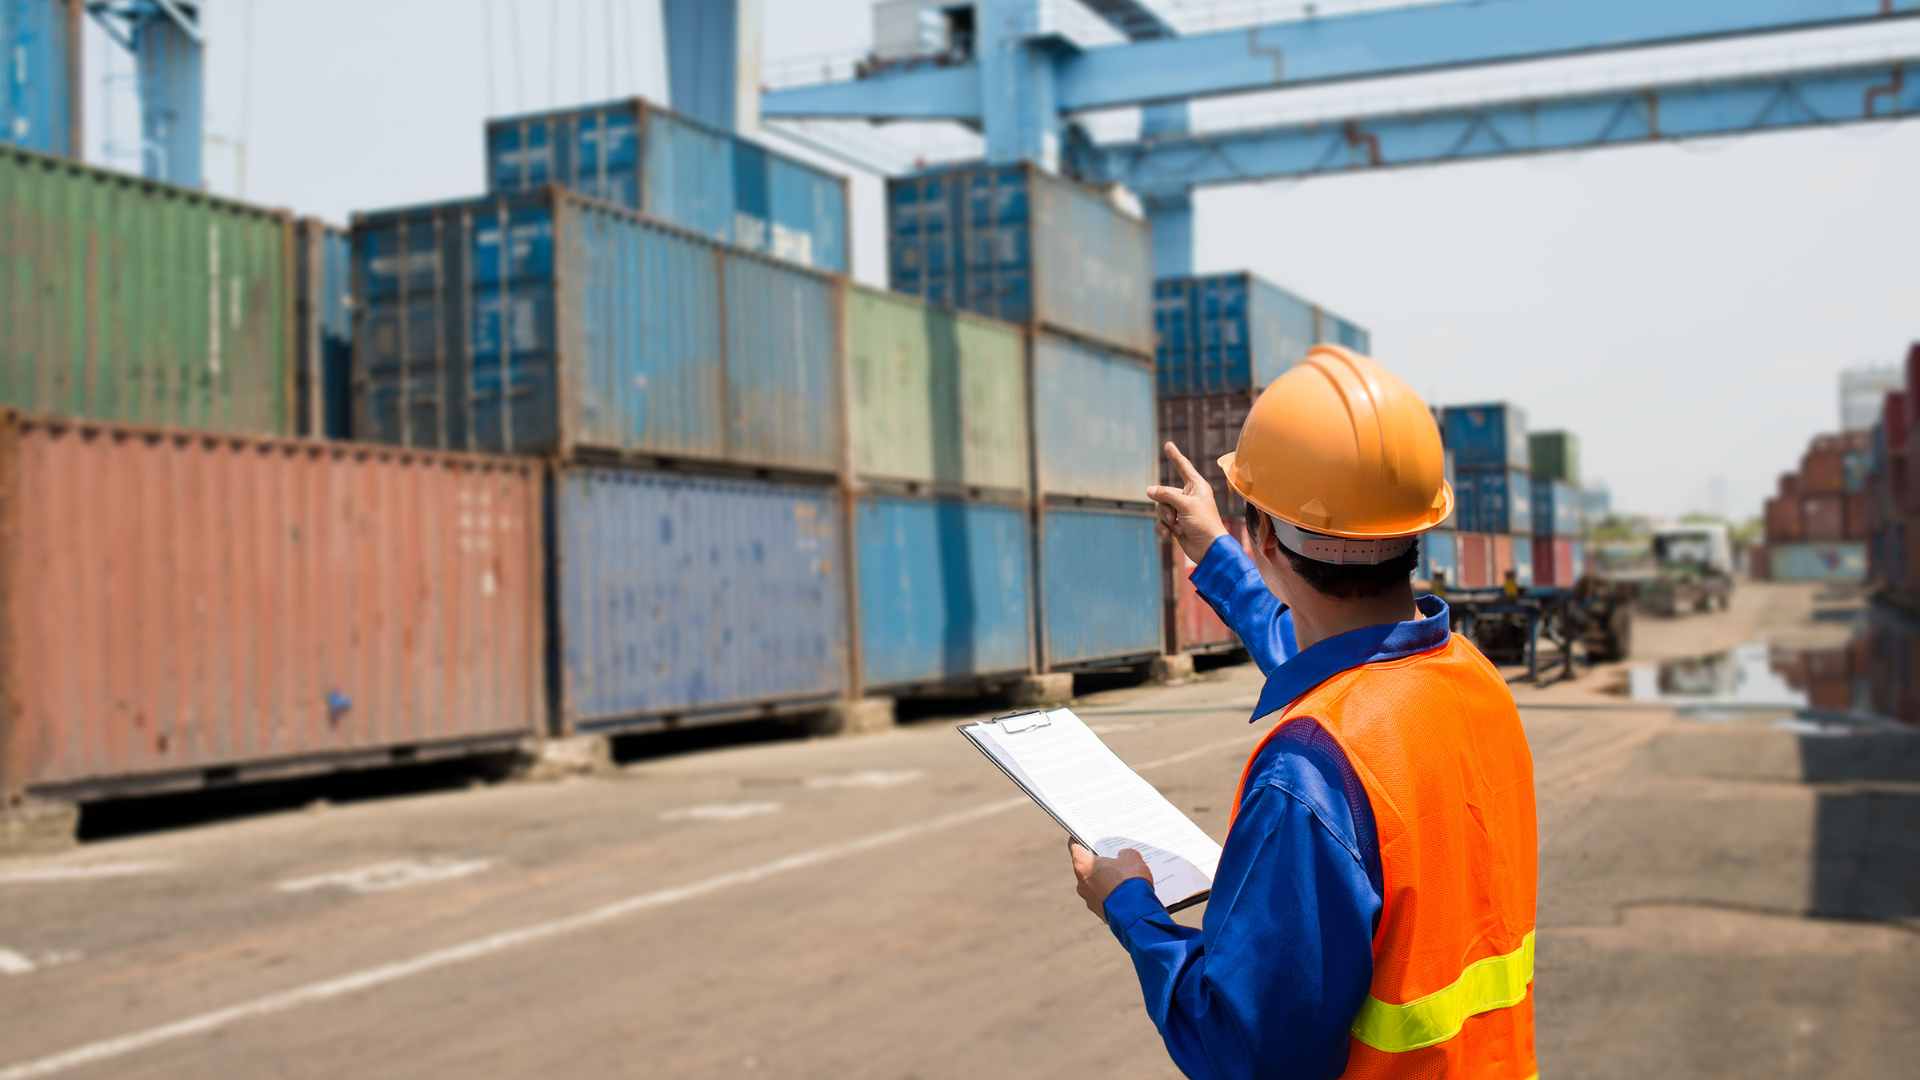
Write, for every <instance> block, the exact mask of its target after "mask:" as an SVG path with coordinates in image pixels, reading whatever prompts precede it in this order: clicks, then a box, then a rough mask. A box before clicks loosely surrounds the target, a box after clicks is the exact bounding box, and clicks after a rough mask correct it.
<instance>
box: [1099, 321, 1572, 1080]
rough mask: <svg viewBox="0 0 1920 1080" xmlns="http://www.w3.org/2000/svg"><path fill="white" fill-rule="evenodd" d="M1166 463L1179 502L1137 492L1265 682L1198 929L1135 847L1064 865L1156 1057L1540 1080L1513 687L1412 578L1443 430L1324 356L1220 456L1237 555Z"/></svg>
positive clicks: (1382, 383) (1292, 374)
mask: <svg viewBox="0 0 1920 1080" xmlns="http://www.w3.org/2000/svg"><path fill="white" fill-rule="evenodd" d="M1166 452H1167V455H1168V456H1169V457H1170V458H1171V459H1172V460H1173V461H1174V462H1175V463H1176V464H1177V465H1178V466H1179V467H1180V470H1181V473H1182V474H1183V476H1184V478H1185V485H1184V486H1183V487H1180V488H1166V487H1154V488H1151V489H1149V491H1148V495H1150V496H1151V497H1152V498H1153V500H1154V501H1155V502H1156V503H1159V504H1160V512H1161V521H1162V524H1163V525H1164V526H1165V527H1166V529H1167V530H1168V532H1170V533H1171V534H1172V536H1173V537H1174V539H1175V540H1176V541H1177V542H1178V543H1179V544H1180V546H1181V547H1182V549H1184V550H1185V551H1186V553H1187V554H1188V556H1189V557H1190V558H1192V559H1193V560H1194V562H1195V563H1196V564H1197V565H1196V566H1195V568H1194V571H1193V583H1194V586H1195V587H1196V588H1197V589H1198V590H1199V592H1200V594H1201V595H1202V596H1204V597H1205V598H1206V599H1207V602H1208V603H1210V604H1211V605H1213V608H1214V610H1215V611H1217V612H1219V613H1220V616H1221V618H1222V619H1223V620H1225V621H1226V622H1227V624H1228V625H1229V626H1231V627H1232V628H1233V629H1234V632H1235V633H1237V634H1238V635H1239V636H1240V639H1241V641H1242V642H1243V643H1244V644H1245V645H1246V647H1247V650H1248V652H1249V653H1250V654H1251V655H1252V657H1253V659H1254V660H1255V662H1257V663H1258V664H1259V666H1260V670H1261V672H1262V673H1263V674H1264V675H1265V676H1266V677H1267V682H1266V686H1265V687H1264V689H1263V690H1262V691H1261V694H1260V701H1259V704H1258V705H1257V706H1256V707H1255V709H1254V712H1253V721H1254V722H1255V723H1259V724H1263V725H1265V728H1266V730H1265V731H1264V732H1263V734H1262V737H1261V739H1260V741H1259V745H1258V746H1257V747H1256V748H1255V749H1254V751H1253V754H1252V756H1251V757H1250V758H1249V760H1248V762H1247V765H1246V768H1245V770H1244V771H1243V772H1242V774H1241V777H1240V787H1239V792H1238V794H1237V795H1236V796H1235V799H1234V804H1233V806H1234V809H1233V816H1232V818H1231V824H1230V825H1229V826H1228V833H1227V839H1226V844H1225V846H1224V848H1223V850H1222V854H1221V858H1220V869H1219V872H1218V874H1217V875H1216V877H1215V879H1214V886H1213V894H1212V897H1211V898H1210V900H1209V901H1208V904H1207V910H1206V916H1205V919H1204V924H1203V926H1202V927H1201V928H1200V929H1198V930H1195V929H1192V928H1189V927H1184V926H1181V925H1180V924H1178V923H1176V922H1174V921H1173V919H1172V918H1171V917H1170V916H1169V915H1168V914H1167V911H1166V909H1165V908H1163V907H1162V906H1161V905H1160V904H1159V902H1158V901H1157V900H1155V898H1154V894H1153V889H1152V879H1151V876H1150V875H1149V873H1148V872H1147V869H1146V866H1145V864H1144V863H1143V862H1142V861H1141V860H1140V859H1139V857H1138V856H1137V854H1135V853H1133V852H1122V853H1120V856H1119V857H1118V858H1113V859H1104V858H1097V857H1095V856H1094V855H1093V854H1092V853H1091V852H1089V851H1086V850H1085V849H1083V848H1079V847H1078V846H1077V845H1072V844H1070V845H1069V847H1070V848H1071V856H1072V860H1073V870H1074V874H1075V876H1076V877H1077V878H1078V879H1079V882H1080V895H1081V896H1082V898H1084V899H1085V900H1086V902H1087V906H1088V907H1089V908H1090V909H1092V910H1093V912H1094V914H1096V915H1099V916H1101V917H1103V918H1105V920H1106V921H1107V925H1108V926H1109V927H1110V928H1111V929H1112V931H1113V934H1114V936H1115V937H1117V938H1118V939H1119V940H1120V943H1121V945H1123V946H1125V948H1126V949H1127V952H1128V954H1129V955H1130V956H1131V957H1132V959H1133V965H1134V969H1135V972H1136V973H1137V974H1138V975H1139V978H1140V985H1141V989H1142V991H1143V992H1144V995H1145V998H1146V1006H1147V1012H1148V1014H1149V1015H1150V1016H1151V1017H1152V1018H1153V1021H1154V1024H1155V1026H1156V1027H1158V1028H1159V1029H1160V1034H1161V1036H1162V1038H1163V1039H1164V1040H1165V1041H1166V1045H1167V1050H1168V1052H1169V1053H1170V1054H1171V1055H1172V1056H1173V1060H1174V1062H1175V1063H1176V1064H1177V1065H1179V1066H1180V1068H1181V1069H1182V1070H1183V1071H1185V1072H1186V1073H1187V1074H1188V1075H1189V1076H1193V1077H1215V1076H1222V1077H1225V1076H1235V1077H1237V1076H1286V1077H1330V1076H1343V1075H1344V1076H1361V1077H1421V1078H1438V1077H1496V1078H1502V1080H1507V1078H1511V1080H1526V1078H1529V1077H1533V1076H1534V1075H1536V1072H1537V1069H1536V1066H1535V1063H1534V1047H1533V1000H1532V995H1531V983H1532V981H1533V924H1534V890H1535V885H1536V878H1537V863H1536V859H1537V850H1536V847H1535V844H1536V838H1535V825H1534V801H1533V761H1532V757H1531V755H1530V753H1529V751H1528V749H1527V742H1526V737H1525V735H1524V734H1523V732H1522V731H1521V727H1520V718H1519V713H1518V710H1517V709H1516V708H1515V706H1514V702H1513V697H1512V695H1511V694H1510V693H1509V692H1508V691H1507V687H1506V683H1505V682H1504V681H1503V680H1502V679H1501V678H1500V676H1499V674H1498V673H1497V672H1496V671H1495V670H1494V668H1493V666H1492V665H1491V664H1489V663H1488V662H1487V661H1486V659H1485V658H1484V657H1482V656H1481V655H1480V653H1479V652H1478V650H1476V649H1475V648H1474V647H1473V646H1472V645H1471V644H1470V643H1468V642H1467V641H1466V640H1465V639H1464V638H1460V637H1458V636H1455V635H1453V634H1452V633H1451V632H1450V631H1449V628H1448V615H1447V607H1446V604H1445V603H1444V602H1443V601H1441V600H1439V599H1438V598H1436V597H1432V596H1426V597H1421V598H1420V599H1419V600H1418V601H1416V600H1415V598H1414V595H1413V590H1412V586H1411V584H1410V581H1409V579H1410V577H1411V575H1412V571H1413V568H1414V565H1415V561H1416V559H1417V558H1418V550H1419V549H1418V539H1419V535H1420V534H1421V533H1422V532H1425V531H1426V530H1428V529H1431V528H1433V527H1434V526H1436V525H1438V524H1439V523H1440V522H1441V521H1442V520H1444V519H1445V518H1446V517H1447V515H1448V514H1449V513H1450V512H1451V511H1452V509H1453V492H1452V490H1451V489H1450V488H1449V487H1448V486H1447V483H1446V481H1445V479H1444V477H1443V475H1442V454H1441V448H1440V435H1439V432H1438V430H1437V429H1436V428H1435V426H1434V422H1433V417H1432V415H1431V414H1430V413H1429V412H1428V411H1427V408H1426V406H1425V405H1424V404H1423V403H1422V402H1421V401H1420V399H1419V397H1418V396H1417V395H1416V394H1414V393H1413V391H1412V390H1411V389H1409V388H1408V387H1407V386H1406V384H1405V383H1403V382H1401V381H1400V380H1399V379H1397V378H1395V377H1394V376H1393V375H1391V374H1389V373H1388V372H1387V371H1386V370H1385V369H1384V368H1382V367H1381V366H1380V365H1378V364H1376V363H1374V362H1373V361H1372V360H1370V359H1367V358H1366V357H1362V356H1357V355H1355V354H1353V353H1351V352H1349V351H1347V350H1345V349H1342V348H1337V347H1331V346H1319V347H1316V348H1315V349H1314V350H1312V352H1310V353H1309V354H1308V356H1307V358H1306V360H1305V361H1303V362H1302V363H1301V364H1300V365H1299V366H1297V367H1295V368H1294V369H1292V370H1291V371H1289V372H1288V373H1287V374H1285V375H1283V376H1281V377H1280V378H1279V379H1277V380H1275V381H1274V382H1273V384H1272V385H1270V386H1269V387H1267V389H1266V390H1265V391H1264V392H1263V393H1262V394H1261V395H1260V397H1259V399H1258V400H1257V401H1256V402H1255V403H1254V406H1253V409H1252V410H1251V412H1250V413H1249V415H1248V417H1247V421H1246V424H1245V425H1244V427H1243V428H1242V430H1241V432H1240V441H1239V446H1238V448H1237V449H1236V451H1235V452H1234V453H1232V454H1228V455H1226V456H1225V457H1223V458H1221V459H1220V464H1221V467H1222V468H1223V469H1225V471H1226V475H1227V482H1228V484H1229V485H1230V486H1231V487H1232V488H1233V490H1234V491H1235V492H1236V493H1237V494H1239V495H1240V497H1241V498H1243V499H1244V500H1246V503H1247V513H1248V517H1249V527H1248V535H1249V538H1250V542H1251V545H1252V548H1253V550H1252V552H1251V556H1252V558H1251V561H1249V559H1248V553H1245V552H1242V550H1241V549H1240V547H1239V545H1238V544H1236V543H1235V542H1234V540H1233V539H1232V538H1231V537H1230V536H1229V535H1228V533H1227V530H1226V528H1225V526H1224V525H1223V524H1222V522H1221V520H1220V515H1219V511H1218V509H1217V507H1216V506H1215V503H1214V497H1213V491H1212V489H1211V488H1210V486H1209V485H1208V484H1207V482H1206V481H1205V480H1204V479H1202V478H1201V476H1200V474H1199V473H1198V472H1196V471H1195V470H1194V468H1193V466H1192V465H1191V464H1190V463H1189V462H1188V461H1187V459H1186V458H1185V457H1183V456H1182V455H1181V454H1180V452H1179V450H1178V449H1177V448H1176V447H1174V446H1173V444H1171V443H1169V444H1167V447H1166Z"/></svg>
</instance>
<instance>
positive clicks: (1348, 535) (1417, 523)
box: [1218, 451, 1454, 540]
mask: <svg viewBox="0 0 1920 1080" xmlns="http://www.w3.org/2000/svg"><path fill="white" fill-rule="evenodd" d="M1238 457H1239V452H1238V451H1228V452H1227V453H1224V454H1222V455H1220V457H1219V459H1218V461H1219V464H1220V471H1221V472H1222V473H1223V474H1225V476H1226V478H1227V486H1228V487H1230V488H1232V489H1233V493H1234V494H1235V495H1238V496H1240V498H1242V499H1244V500H1245V501H1246V503H1247V505H1248V506H1251V507H1254V508H1255V509H1257V510H1259V511H1260V512H1261V513H1263V514H1269V515H1271V516H1273V517H1275V518H1278V519H1280V520H1281V521H1284V522H1286V523H1287V524H1289V525H1291V526H1293V527H1294V528H1296V529H1299V530H1301V531H1303V532H1308V533H1318V534H1320V535H1321V536H1334V537H1339V538H1340V539H1342V540H1395V539H1400V538H1402V537H1408V536H1419V535H1420V534H1421V533H1426V532H1431V531H1433V530H1434V529H1437V528H1439V527H1440V523H1441V522H1443V521H1445V520H1447V518H1449V517H1452V516H1453V507H1454V494H1453V485H1452V484H1449V483H1447V482H1446V481H1445V480H1442V481H1441V482H1440V498H1439V500H1437V501H1436V503H1435V505H1434V506H1433V508H1432V509H1430V510H1428V511H1427V512H1426V513H1425V514H1423V515H1421V516H1420V517H1419V518H1418V519H1417V520H1414V521H1409V522H1406V523H1405V524H1404V525H1400V524H1398V523H1396V524H1395V525H1394V526H1393V527H1391V528H1387V529H1378V530H1371V531H1356V530H1352V529H1330V528H1327V527H1325V526H1322V525H1314V524H1309V523H1308V522H1306V521H1303V520H1301V519H1300V518H1299V517H1298V516H1297V515H1294V514H1290V513H1287V512H1285V511H1282V510H1276V509H1274V508H1273V507H1272V506H1270V505H1268V504H1267V503H1265V502H1262V501H1261V500H1259V499H1257V498H1254V497H1253V496H1252V495H1249V494H1248V493H1247V490H1246V488H1245V487H1243V486H1242V485H1241V483H1240V480H1239V478H1238V476H1237V475H1236V474H1235V472H1234V461H1235V459H1236V458H1238Z"/></svg>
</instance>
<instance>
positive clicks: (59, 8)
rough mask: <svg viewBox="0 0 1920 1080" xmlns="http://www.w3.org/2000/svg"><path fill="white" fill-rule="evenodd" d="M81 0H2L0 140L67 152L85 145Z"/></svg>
mask: <svg viewBox="0 0 1920 1080" xmlns="http://www.w3.org/2000/svg"><path fill="white" fill-rule="evenodd" d="M84 14H85V10H84V5H83V2H82V0H0V58H4V62H0V144H8V143H10V144H12V145H14V146H17V147H19V148H20V149H22V150H32V151H34V152H36V153H41V154H56V155H59V156H61V157H67V156H71V155H73V154H74V152H75V149H76V148H77V147H79V146H80V145H81V138H80V126H81V117H80V110H79V109H77V108H76V107H75V106H76V105H77V104H78V102H79V101H80V100H81V97H82V95H81V93H80V88H81V84H82V78H83V72H82V66H81V53H80V48H81V42H82V40H83V29H82V28H83V27H84V25H85V23H84V22H83V20H82V16H83V15H84Z"/></svg>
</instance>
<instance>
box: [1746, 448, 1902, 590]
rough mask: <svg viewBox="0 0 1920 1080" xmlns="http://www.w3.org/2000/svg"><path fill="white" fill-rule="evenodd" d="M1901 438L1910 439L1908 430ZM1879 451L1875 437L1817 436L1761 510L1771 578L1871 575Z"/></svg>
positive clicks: (1833, 578)
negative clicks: (1876, 453)
mask: <svg viewBox="0 0 1920 1080" xmlns="http://www.w3.org/2000/svg"><path fill="white" fill-rule="evenodd" d="M1899 434H1900V435H1901V436H1902V437H1904V435H1905V432H1904V430H1903V431H1901V432H1899ZM1873 443H1874V436H1873V435H1872V433H1870V432H1847V433H1844V434H1838V435H1818V436H1815V437H1814V438H1813V440H1812V441H1811V442H1810V443H1809V444H1808V446H1807V451H1806V453H1805V454H1804V455H1802V457H1801V459H1800V467H1799V468H1798V469H1797V470H1795V471H1794V472H1791V473H1783V474H1781V476H1780V482H1779V487H1778V489H1777V491H1776V492H1775V494H1774V495H1773V497H1771V498H1769V499H1768V500H1767V501H1766V504H1765V506H1764V507H1763V508H1762V523H1763V525H1764V528H1765V532H1766V546H1767V555H1766V558H1765V560H1764V561H1765V573H1766V574H1767V575H1768V576H1770V577H1771V578H1773V579H1774V580H1776V581H1806V580H1816V581H1849V580H1860V579H1861V578H1863V577H1864V576H1865V575H1866V572H1867V570H1866V565H1867V562H1868V554H1867V547H1868V541H1869V539H1870V537H1871V534H1872V518H1873V509H1872V492H1871V489H1872V487H1873V481H1872V477H1871V474H1872V469H1873V463H1874V448H1873ZM1889 471H1890V472H1891V471H1892V469H1891V468H1889Z"/></svg>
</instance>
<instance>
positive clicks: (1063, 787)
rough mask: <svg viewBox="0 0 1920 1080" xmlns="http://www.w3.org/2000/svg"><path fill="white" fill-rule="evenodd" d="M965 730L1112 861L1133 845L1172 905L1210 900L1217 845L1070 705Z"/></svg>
mask: <svg viewBox="0 0 1920 1080" xmlns="http://www.w3.org/2000/svg"><path fill="white" fill-rule="evenodd" d="M960 734H962V735H964V736H966V738H967V741H968V742H971V743H973V745H974V746H975V747H977V748H978V749H979V750H980V752H981V753H982V754H985V755H986V756H987V758H988V759H989V760H990V761H992V762H993V763H994V764H995V765H998V766H999V767H1000V769H1001V771H1003V772H1005V773H1006V774H1007V776H1008V778H1010V779H1011V780H1012V781H1013V782H1014V783H1015V784H1017V785H1019V787H1020V788H1021V790H1023V791H1025V792H1026V793H1027V794H1028V795H1029V796H1030V797H1032V799H1033V801H1034V802H1036V803H1038V804H1039V806H1040V808H1041V809H1042V810H1045V811H1046V812H1047V813H1048V814H1050V815H1052V817H1053V819H1054V820H1055V821H1057V822H1059V823H1060V825H1061V827H1062V828H1065V829H1066V830H1067V832H1068V833H1069V834H1070V835H1072V836H1073V837H1074V838H1075V839H1077V840H1079V841H1080V842H1081V843H1082V844H1084V845H1086V846H1087V847H1089V848H1091V849H1093V851H1094V852H1095V853H1097V854H1099V855H1104V856H1107V857H1109V858H1111V857H1112V856H1114V855H1115V854H1117V853H1119V852H1120V851H1122V850H1124V849H1126V848H1133V849H1134V850H1136V851H1138V852H1140V854H1141V856H1142V857H1143V858H1145V859H1146V862H1147V867H1148V868H1149V869H1151V870H1152V871H1153V891H1154V893H1155V895H1157V896H1158V897H1159V898H1160V902H1161V903H1162V904H1165V905H1166V906H1167V908H1168V910H1178V909H1179V908H1182V907H1186V906H1188V905H1190V904H1194V903H1198V902H1199V901H1201V900H1203V899H1205V898H1206V895H1207V893H1208V891H1210V890H1211V889H1212V888H1213V875H1214V873H1215V871H1216V870H1218V868H1219V865H1220V845H1219V844H1216V843H1214V841H1213V838H1212V837H1210V836H1208V835H1207V834H1206V833H1205V832H1203V831H1202V830H1201V828H1200V826H1198V825H1195V824H1194V823H1193V820H1192V819H1191V818H1189V817H1187V816H1186V815H1185V814H1183V813H1181V812H1180V810H1179V808H1178V807H1175V806H1174V805H1173V804H1172V803H1170V802H1168V801H1167V799H1166V797H1165V796H1163V795H1161V794H1160V792H1159V791H1157V790H1155V789H1154V786H1153V785H1152V784H1149V783H1147V781H1146V780H1145V779H1144V778H1142V777H1141V776H1140V774H1139V773H1137V772H1134V771H1133V770H1132V769H1131V768H1128V767H1127V763H1126V762H1124V761H1121V760H1120V758H1119V757H1118V756H1117V755H1116V754H1114V752H1113V751H1112V750H1110V749H1108V748H1107V744H1106V743H1104V742H1101V741H1100V736H1098V735H1095V734H1094V733H1093V732H1092V730H1090V729H1089V728H1088V727H1087V725H1086V724H1085V723H1084V722H1082V721H1081V719H1080V718H1079V717H1078V716H1075V715H1074V714H1073V710H1071V709H1053V710H1050V711H1047V712H1026V713H1015V714H1013V715H1011V716H1002V717H996V718H995V719H993V720H988V721H983V722H980V723H973V724H962V725H960Z"/></svg>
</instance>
